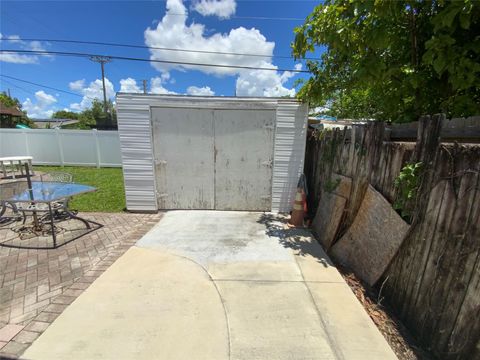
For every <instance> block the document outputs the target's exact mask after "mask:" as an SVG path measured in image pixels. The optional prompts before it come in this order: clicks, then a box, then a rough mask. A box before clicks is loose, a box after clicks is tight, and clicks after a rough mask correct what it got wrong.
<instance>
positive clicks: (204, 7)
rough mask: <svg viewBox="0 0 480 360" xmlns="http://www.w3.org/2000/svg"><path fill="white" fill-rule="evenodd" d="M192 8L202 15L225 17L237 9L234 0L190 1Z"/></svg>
mask: <svg viewBox="0 0 480 360" xmlns="http://www.w3.org/2000/svg"><path fill="white" fill-rule="evenodd" d="M192 9H193V10H194V11H196V12H198V13H200V14H202V15H203V16H210V15H215V16H218V17H219V18H222V19H227V18H229V17H230V16H232V15H233V14H235V10H236V9H237V4H236V2H235V0H197V1H194V2H193V3H192Z"/></svg>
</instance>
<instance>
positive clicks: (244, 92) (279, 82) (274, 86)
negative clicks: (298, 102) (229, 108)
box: [236, 70, 295, 97]
mask: <svg viewBox="0 0 480 360" xmlns="http://www.w3.org/2000/svg"><path fill="white" fill-rule="evenodd" d="M293 75H294V73H292V72H289V71H285V72H284V73H282V74H279V73H278V72H276V71H264V70H251V71H244V72H242V73H241V74H240V76H239V77H238V78H237V82H236V93H237V96H268V97H279V96H295V89H288V88H286V87H285V86H284V84H285V82H287V81H288V80H289V79H290V78H291V77H292V76H293Z"/></svg>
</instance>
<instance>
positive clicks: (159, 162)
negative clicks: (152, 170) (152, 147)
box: [155, 159, 167, 165]
mask: <svg viewBox="0 0 480 360" xmlns="http://www.w3.org/2000/svg"><path fill="white" fill-rule="evenodd" d="M155 165H167V160H158V159H155Z"/></svg>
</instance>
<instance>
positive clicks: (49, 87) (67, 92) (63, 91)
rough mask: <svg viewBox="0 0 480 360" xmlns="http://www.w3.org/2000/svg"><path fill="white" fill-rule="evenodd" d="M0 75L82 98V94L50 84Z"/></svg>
mask: <svg viewBox="0 0 480 360" xmlns="http://www.w3.org/2000/svg"><path fill="white" fill-rule="evenodd" d="M0 76H2V77H6V78H8V79H12V80H17V81H20V82H24V83H26V84H31V85H35V86H39V87H41V88H46V89H50V90H55V91H59V92H62V93H65V94H69V95H73V96H78V97H81V98H83V95H79V94H75V93H73V92H70V91H66V90H61V89H57V88H54V87H51V86H47V85H42V84H38V83H34V82H32V81H28V80H23V79H19V78H16V77H13V76H9V75H5V74H0ZM87 97H88V96H87Z"/></svg>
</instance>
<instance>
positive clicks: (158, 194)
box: [157, 191, 168, 198]
mask: <svg viewBox="0 0 480 360" xmlns="http://www.w3.org/2000/svg"><path fill="white" fill-rule="evenodd" d="M167 196H168V194H167V193H159V192H158V191H157V197H159V198H164V197H167Z"/></svg>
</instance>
